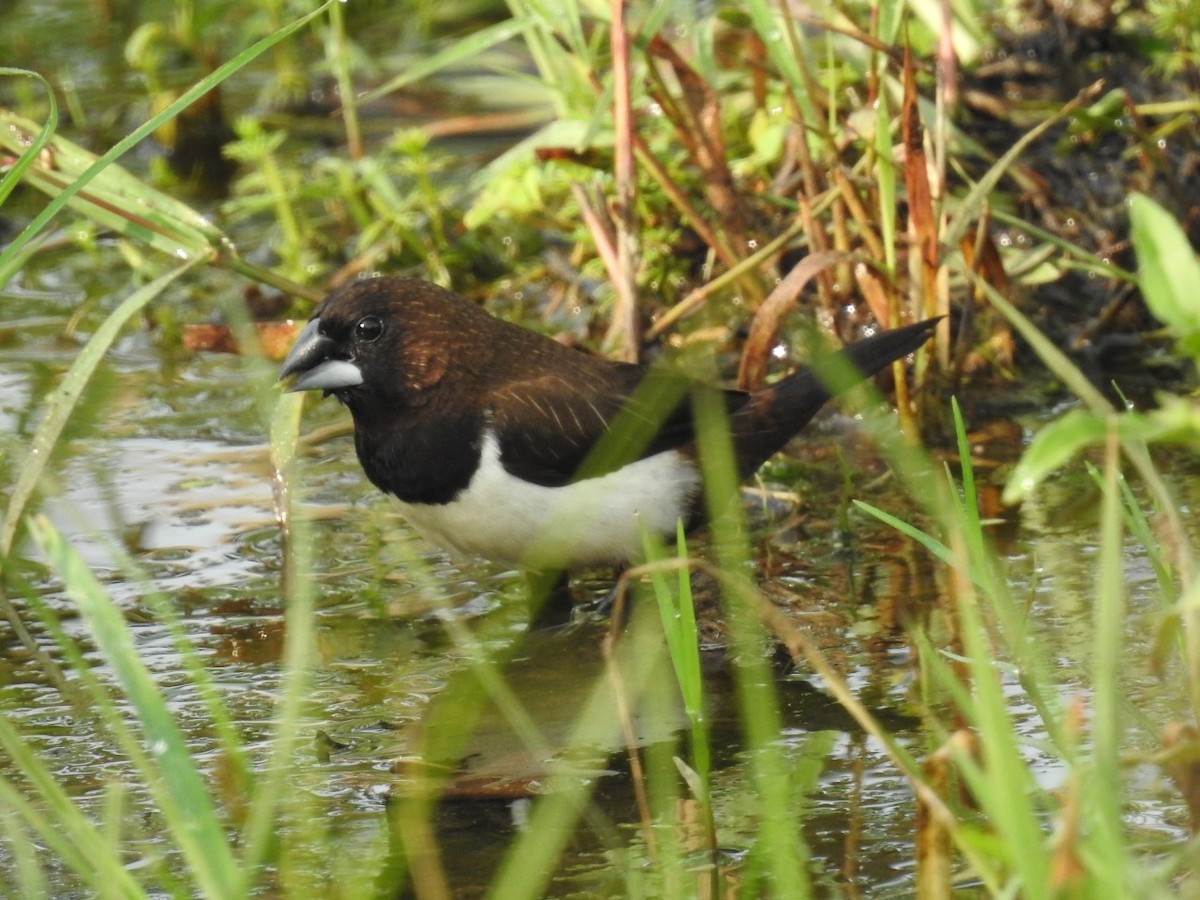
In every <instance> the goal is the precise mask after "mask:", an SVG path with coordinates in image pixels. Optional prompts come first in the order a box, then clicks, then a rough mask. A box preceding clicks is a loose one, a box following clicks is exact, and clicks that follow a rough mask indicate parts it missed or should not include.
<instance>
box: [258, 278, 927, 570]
mask: <svg viewBox="0 0 1200 900" xmlns="http://www.w3.org/2000/svg"><path fill="white" fill-rule="evenodd" d="M936 322H937V320H936V319H931V320H927V321H924V322H919V323H917V324H914V325H908V326H906V327H902V328H897V329H894V330H890V331H883V332H880V333H878V334H876V335H873V336H871V337H869V338H866V339H865V340H862V341H859V342H857V343H854V344H852V345H850V346H849V347H847V348H845V349H843V350H842V351H840V352H839V354H838V355H840V356H842V357H843V359H844V361H845V362H848V363H850V364H851V365H852V366H853V367H854V369H855V370H856V373H857V374H858V376H859V377H866V376H870V375H872V374H874V373H875V372H877V371H879V370H880V369H882V368H883V367H884V366H886V365H888V364H889V363H891V362H893V361H895V360H897V359H900V358H902V357H904V356H906V355H908V354H909V353H912V352H913V351H915V350H916V349H917V348H918V347H920V346H921V345H922V344H923V343H924V342H925V341H926V340H927V339H928V338H929V337H930V335H931V334H932V333H933V329H934V327H935V325H936ZM843 365H844V363H843ZM823 371H828V369H823ZM279 378H280V380H281V382H283V383H284V388H285V390H287V391H321V392H323V395H324V396H326V397H328V396H333V397H335V398H336V399H337V400H338V401H339V402H340V403H342V404H343V405H344V406H345V407H346V408H347V409H348V410H349V412H350V415H351V417H352V419H353V423H354V444H355V449H356V451H357V455H358V460H359V463H360V464H361V466H362V468H363V471H364V472H365V474H366V476H367V478H368V479H369V480H370V481H371V482H372V483H373V484H374V485H375V486H376V487H378V488H379V489H380V490H381V491H383V492H385V493H387V494H391V495H392V496H394V497H395V499H396V500H397V501H398V502H399V505H400V511H401V513H402V515H403V516H404V517H405V518H406V519H407V520H408V522H409V524H410V525H412V526H413V527H414V528H415V529H416V530H417V531H418V532H419V533H421V534H422V535H423V536H425V537H426V538H427V539H429V540H431V541H432V542H433V543H435V544H438V545H441V547H443V548H445V549H447V550H450V551H453V552H456V553H457V554H459V555H461V556H465V557H479V558H483V559H485V560H490V561H492V562H495V563H499V564H502V565H508V566H514V567H516V568H520V569H524V570H527V571H532V572H538V571H566V570H570V569H577V568H582V567H592V566H598V565H606V564H612V565H615V566H618V567H619V566H623V565H626V564H629V563H631V562H637V561H638V560H639V559H640V558H641V556H642V553H643V546H644V542H643V529H645V530H648V531H651V532H655V533H658V534H659V535H662V536H664V537H668V536H673V535H674V534H675V532H676V523H677V521H678V520H681V519H682V520H683V521H684V523H685V524H686V525H687V526H689V527H693V526H696V525H698V524H700V523H702V522H703V520H704V496H703V494H704V490H703V487H704V486H703V478H704V474H703V471H702V469H701V467H700V465H699V463H698V450H697V433H696V427H697V426H696V415H695V414H694V411H693V410H694V402H695V398H696V397H697V396H699V395H701V394H707V395H708V396H709V397H712V398H716V399H717V400H718V401H719V402H720V403H721V404H723V406H724V409H725V412H726V415H727V417H728V423H729V430H730V435H731V440H732V447H733V455H734V458H735V461H736V466H737V474H738V477H739V478H740V479H743V480H744V479H746V478H748V477H749V476H751V475H752V474H753V473H754V472H755V471H756V470H757V469H758V468H759V467H760V466H761V465H762V464H763V462H765V461H766V460H767V459H768V458H769V457H770V456H772V455H773V454H774V453H775V452H777V451H778V450H780V449H781V448H782V447H783V445H784V444H785V443H786V442H787V441H788V440H790V439H791V438H792V437H793V436H794V435H795V434H796V433H797V432H799V431H800V430H801V429H802V428H803V427H804V426H805V425H806V424H807V423H808V422H809V420H811V419H812V417H813V416H814V415H815V414H816V413H817V411H818V410H819V409H820V408H821V406H823V405H824V403H825V402H826V401H827V400H828V399H830V396H831V392H830V390H829V389H828V388H827V387H826V386H825V384H824V382H823V381H822V380H821V379H820V378H819V377H818V376H817V374H816V373H815V372H814V371H813V369H811V368H802V369H800V370H798V371H796V372H794V373H793V374H791V375H788V376H786V377H784V378H783V379H781V380H780V381H778V382H775V383H773V384H770V385H769V386H767V387H763V388H760V389H756V390H753V391H741V390H734V389H726V388H720V387H713V386H709V385H704V384H701V383H699V382H696V381H692V380H690V379H689V378H687V377H685V376H683V375H681V374H678V373H676V372H674V371H672V370H670V369H669V368H667V367H665V366H660V365H649V366H647V365H639V364H634V363H625V362H618V361H614V360H609V359H605V358H603V357H599V356H594V355H591V354H589V353H587V352H584V351H581V350H578V349H575V348H572V347H568V346H566V345H564V344H561V343H559V342H558V341H555V340H554V339H552V338H550V337H547V336H545V335H541V334H538V333H536V332H533V331H530V330H528V329H526V328H523V327H521V326H519V325H516V324H514V323H510V322H506V321H504V320H502V319H499V318H496V317H494V316H492V315H491V314H489V313H488V312H486V311H485V310H484V309H482V308H481V307H480V306H478V305H476V304H474V303H472V302H470V301H469V300H467V299H465V298H463V297H461V296H459V295H458V294H455V293H453V292H452V291H449V290H447V289H444V288H442V287H439V286H437V285H435V284H432V283H430V282H428V281H423V280H420V279H415V278H407V277H400V276H379V277H372V278H363V279H360V280H357V281H354V282H351V283H348V284H347V285H344V286H342V287H340V288H338V289H336V290H335V291H334V292H332V293H331V294H330V295H329V296H328V297H326V298H325V300H324V301H322V302H321V303H320V304H319V306H318V307H317V308H316V310H315V312H314V313H313V316H312V318H311V319H310V320H309V321H308V323H307V324H306V325H305V326H304V327H303V328H302V329H301V331H300V333H299V334H298V335H297V337H296V340H295V343H294V344H293V346H292V348H291V350H290V352H289V353H288V355H287V357H286V358H285V359H284V361H283V364H282V368H281V370H280V373H279Z"/></svg>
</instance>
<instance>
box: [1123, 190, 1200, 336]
mask: <svg viewBox="0 0 1200 900" xmlns="http://www.w3.org/2000/svg"><path fill="white" fill-rule="evenodd" d="M1129 218H1130V237H1131V238H1132V240H1133V246H1134V249H1135V250H1136V251H1137V258H1138V280H1139V282H1140V283H1141V288H1142V296H1143V297H1144V298H1145V300H1146V305H1147V306H1148V307H1150V312H1152V313H1153V314H1154V317H1155V318H1157V319H1158V320H1159V321H1160V322H1162V323H1163V324H1164V325H1166V326H1167V327H1168V328H1170V329H1171V331H1172V332H1173V333H1174V335H1175V337H1176V339H1177V340H1178V341H1179V342H1180V344H1181V345H1182V346H1183V347H1184V349H1185V350H1186V351H1187V352H1188V353H1190V354H1191V355H1192V356H1200V295H1198V294H1197V292H1198V291H1200V262H1197V260H1196V252H1195V251H1194V250H1193V249H1192V245H1191V243H1190V242H1189V241H1188V239H1187V235H1186V234H1184V232H1183V229H1182V228H1181V227H1180V226H1179V223H1178V222H1176V221H1175V218H1174V217H1173V216H1172V215H1171V214H1170V213H1168V212H1167V211H1166V210H1165V209H1163V208H1162V207H1161V206H1159V205H1158V204H1157V203H1155V202H1154V201H1153V200H1151V199H1150V198H1149V197H1146V196H1144V195H1143V194H1134V195H1133V197H1132V198H1131V200H1130V206H1129Z"/></svg>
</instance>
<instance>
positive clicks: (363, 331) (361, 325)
mask: <svg viewBox="0 0 1200 900" xmlns="http://www.w3.org/2000/svg"><path fill="white" fill-rule="evenodd" d="M381 334H383V323H382V322H380V321H379V319H377V318H376V317H375V316H364V317H363V318H361V319H359V320H358V322H356V323H355V325H354V339H355V340H356V341H358V342H359V343H362V344H369V343H371V341H374V340H376V339H378V337H379V336H380V335H381Z"/></svg>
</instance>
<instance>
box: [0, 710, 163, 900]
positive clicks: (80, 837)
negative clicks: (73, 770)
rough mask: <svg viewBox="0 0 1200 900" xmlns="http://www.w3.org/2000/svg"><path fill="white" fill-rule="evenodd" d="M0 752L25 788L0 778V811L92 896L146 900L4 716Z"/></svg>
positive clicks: (0, 722)
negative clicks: (31, 795)
mask: <svg viewBox="0 0 1200 900" xmlns="http://www.w3.org/2000/svg"><path fill="white" fill-rule="evenodd" d="M0 747H3V748H4V751H5V753H6V755H7V756H8V759H9V762H10V763H11V764H12V766H13V767H14V768H15V769H16V770H17V771H19V772H20V773H21V775H22V778H23V780H24V781H25V782H26V785H27V787H23V789H22V790H18V788H17V787H16V786H15V785H14V784H13V783H12V782H11V781H10V780H9V779H8V778H5V777H2V776H0V807H2V808H3V809H5V810H7V811H9V812H10V813H13V814H16V815H17V816H19V817H20V819H21V820H22V821H23V822H24V823H25V825H26V826H27V827H29V828H31V829H32V830H33V831H34V832H35V833H36V834H37V835H38V837H39V838H40V839H41V840H42V841H43V842H44V843H45V845H46V847H47V848H49V849H50V850H51V851H53V853H54V855H55V856H56V857H57V858H58V859H60V860H62V862H63V863H65V864H66V865H67V866H68V867H69V868H70V869H71V870H72V871H73V872H74V873H75V874H76V875H78V876H79V878H80V880H81V881H82V882H83V883H84V884H86V885H88V886H90V887H91V889H92V890H93V891H95V893H96V896H98V897H103V898H110V897H111V898H114V900H117V898H120V900H134V898H141V897H144V896H145V894H144V893H143V892H142V890H141V888H140V887H139V886H138V884H137V882H136V881H135V880H134V879H133V877H132V876H131V875H130V874H129V872H128V871H127V870H126V869H125V867H124V864H123V862H124V861H123V860H122V859H121V858H120V857H119V856H114V855H113V854H112V853H111V852H109V846H108V842H107V841H106V840H105V838H104V837H103V836H102V835H101V834H100V832H99V831H98V829H97V828H96V826H95V825H94V824H93V823H92V822H91V820H90V819H88V817H87V816H86V815H85V814H84V813H83V811H82V810H80V809H79V807H77V806H76V805H75V803H74V802H73V800H72V799H71V797H70V796H69V795H68V794H67V793H66V792H65V791H64V790H63V789H62V786H61V785H60V784H59V783H58V782H57V781H56V780H55V778H54V776H53V775H52V774H51V773H50V771H49V769H47V768H46V766H45V764H44V763H43V761H42V759H41V757H40V756H39V755H38V753H37V752H36V751H35V750H33V749H32V748H31V747H30V746H29V745H28V743H27V742H26V741H25V740H24V739H23V738H22V737H21V735H20V734H19V733H18V732H17V730H16V729H15V728H14V727H13V725H12V723H11V722H9V720H8V718H7V717H6V716H3V715H0ZM29 789H32V790H33V791H35V792H36V794H37V796H38V797H39V798H40V799H41V801H42V804H44V806H45V809H42V808H39V807H38V806H37V805H35V804H34V803H32V802H30V801H29V800H28V799H26V797H25V794H24V793H23V791H28V790H29ZM34 896H36V895H34Z"/></svg>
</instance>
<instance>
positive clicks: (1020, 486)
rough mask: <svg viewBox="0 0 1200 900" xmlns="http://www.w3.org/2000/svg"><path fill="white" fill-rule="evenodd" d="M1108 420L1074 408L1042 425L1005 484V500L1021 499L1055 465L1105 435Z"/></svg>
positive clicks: (1006, 501) (1060, 464)
mask: <svg viewBox="0 0 1200 900" xmlns="http://www.w3.org/2000/svg"><path fill="white" fill-rule="evenodd" d="M1107 428H1108V425H1107V422H1106V421H1105V420H1104V419H1103V418H1101V417H1100V416H1097V415H1096V414H1095V413H1092V412H1089V411H1088V410H1086V409H1073V410H1071V411H1070V412H1069V413H1067V414H1066V415H1065V416H1063V417H1062V418H1061V419H1058V420H1057V421H1055V422H1051V423H1050V424H1049V425H1046V426H1045V427H1044V428H1042V429H1041V430H1040V431H1039V432H1038V433H1037V436H1036V437H1035V438H1034V439H1033V442H1032V443H1031V444H1030V445H1029V448H1028V449H1027V450H1026V451H1025V454H1024V455H1023V456H1022V457H1021V459H1020V461H1019V462H1018V463H1017V465H1016V466H1015V467H1014V468H1013V473H1012V476H1011V477H1010V478H1009V480H1008V484H1007V485H1006V486H1005V488H1004V502H1005V503H1019V502H1020V501H1021V500H1023V499H1025V498H1026V497H1028V496H1029V495H1030V494H1031V493H1032V492H1033V490H1034V488H1036V487H1037V486H1038V485H1039V484H1040V483H1041V482H1042V480H1043V479H1045V478H1046V476H1047V475H1049V474H1050V473H1051V472H1053V471H1054V470H1055V469H1058V468H1060V467H1061V466H1063V465H1065V464H1066V463H1067V462H1068V461H1069V460H1070V459H1072V458H1074V456H1075V455H1076V454H1077V453H1079V452H1080V451H1081V450H1083V449H1084V448H1085V447H1088V446H1090V445H1092V444H1094V443H1097V442H1098V441H1102V440H1103V439H1104V435H1105V432H1106V430H1107Z"/></svg>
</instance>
